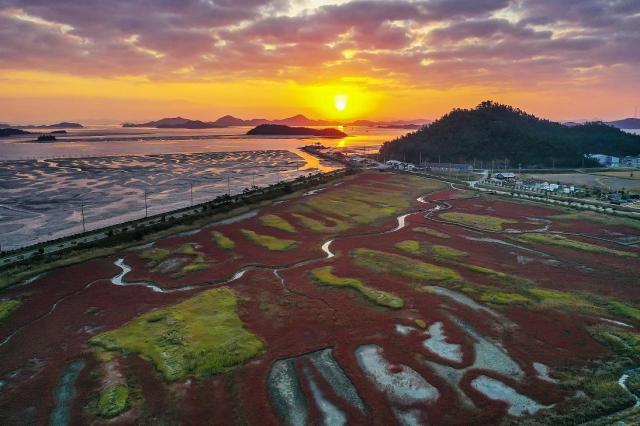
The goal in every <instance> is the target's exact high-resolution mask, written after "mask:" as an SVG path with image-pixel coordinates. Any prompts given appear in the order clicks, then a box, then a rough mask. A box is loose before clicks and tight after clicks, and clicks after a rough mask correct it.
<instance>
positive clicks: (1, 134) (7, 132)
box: [0, 127, 31, 138]
mask: <svg viewBox="0 0 640 426" xmlns="http://www.w3.org/2000/svg"><path fill="white" fill-rule="evenodd" d="M30 134H31V132H27V131H25V130H20V129H15V128H11V127H10V128H6V129H0V138H8V137H11V136H21V135H30Z"/></svg>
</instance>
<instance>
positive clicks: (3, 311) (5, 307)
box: [0, 300, 22, 322]
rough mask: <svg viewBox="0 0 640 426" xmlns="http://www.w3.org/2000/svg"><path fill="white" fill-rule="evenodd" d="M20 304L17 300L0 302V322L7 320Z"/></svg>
mask: <svg viewBox="0 0 640 426" xmlns="http://www.w3.org/2000/svg"><path fill="white" fill-rule="evenodd" d="M21 304H22V303H21V302H20V301H19V300H0V322H2V321H4V320H6V319H7V318H9V316H10V315H11V314H12V313H14V312H15V311H16V309H18V308H19V307H20V305H21Z"/></svg>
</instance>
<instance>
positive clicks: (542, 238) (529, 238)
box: [514, 232, 640, 257]
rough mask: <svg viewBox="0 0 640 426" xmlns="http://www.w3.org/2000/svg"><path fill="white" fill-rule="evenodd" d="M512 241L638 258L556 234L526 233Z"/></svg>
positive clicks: (626, 252) (635, 255) (624, 252)
mask: <svg viewBox="0 0 640 426" xmlns="http://www.w3.org/2000/svg"><path fill="white" fill-rule="evenodd" d="M514 239H516V240H518V241H521V242H525V243H538V244H545V245H551V246H558V247H566V248H570V249H574V250H581V251H587V252H591V253H599V254H609V255H613V256H622V257H640V256H639V255H638V254H637V253H632V252H629V251H623V250H615V249H610V248H608V247H604V246H599V245H596V244H591V243H586V242H584V241H579V240H574V239H572V238H568V237H565V236H564V235H558V234H543V233H537V232H527V233H525V234H520V235H519V236H518V237H514Z"/></svg>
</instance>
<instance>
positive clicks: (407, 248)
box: [394, 240, 422, 255]
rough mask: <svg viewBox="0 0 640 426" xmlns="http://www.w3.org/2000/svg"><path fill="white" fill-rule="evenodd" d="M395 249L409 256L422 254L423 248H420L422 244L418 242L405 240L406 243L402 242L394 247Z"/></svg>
mask: <svg viewBox="0 0 640 426" xmlns="http://www.w3.org/2000/svg"><path fill="white" fill-rule="evenodd" d="M394 247H396V248H397V249H400V250H402V251H404V252H407V253H409V254H415V255H418V254H421V253H422V248H421V247H420V243H419V242H418V241H416V240H404V241H400V242H398V243H396V244H395V245H394Z"/></svg>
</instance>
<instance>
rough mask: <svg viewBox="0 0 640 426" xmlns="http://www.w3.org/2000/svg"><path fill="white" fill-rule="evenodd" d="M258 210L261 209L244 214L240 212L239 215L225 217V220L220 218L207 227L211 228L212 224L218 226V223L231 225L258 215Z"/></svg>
mask: <svg viewBox="0 0 640 426" xmlns="http://www.w3.org/2000/svg"><path fill="white" fill-rule="evenodd" d="M258 212H260V210H259V209H256V210H251V211H250V212H246V213H242V214H239V215H237V216H233V217H230V218H228V219H224V220H220V221H218V222H214V223H212V224H211V225H208V226H207V228H209V227H211V226H216V225H229V224H231V223H236V222H240V221H242V220H245V219H249V218H252V217H255V216H257V215H258Z"/></svg>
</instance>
